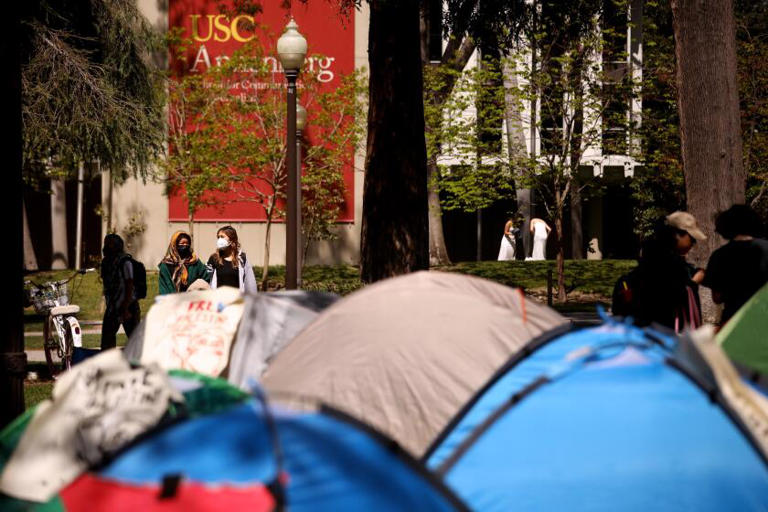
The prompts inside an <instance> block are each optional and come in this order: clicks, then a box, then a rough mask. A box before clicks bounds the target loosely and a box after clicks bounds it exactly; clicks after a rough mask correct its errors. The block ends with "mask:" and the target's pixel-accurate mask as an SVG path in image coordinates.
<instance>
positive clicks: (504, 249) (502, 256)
mask: <svg viewBox="0 0 768 512" xmlns="http://www.w3.org/2000/svg"><path fill="white" fill-rule="evenodd" d="M519 234H520V229H518V228H516V227H515V223H514V221H513V220H512V219H509V220H507V223H506V224H504V233H503V234H502V236H501V247H500V248H499V257H498V261H512V260H514V259H515V244H516V240H517V237H518V236H519Z"/></svg>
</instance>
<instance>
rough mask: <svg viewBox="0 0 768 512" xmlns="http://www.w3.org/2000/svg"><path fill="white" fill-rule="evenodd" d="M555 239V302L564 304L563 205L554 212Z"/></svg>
mask: <svg viewBox="0 0 768 512" xmlns="http://www.w3.org/2000/svg"><path fill="white" fill-rule="evenodd" d="M555 241H556V242H557V261H556V264H557V302H558V303H560V304H565V298H566V296H565V244H564V243H563V207H562V206H558V207H557V212H556V213H555Z"/></svg>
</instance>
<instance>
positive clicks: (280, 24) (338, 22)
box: [168, 0, 355, 222]
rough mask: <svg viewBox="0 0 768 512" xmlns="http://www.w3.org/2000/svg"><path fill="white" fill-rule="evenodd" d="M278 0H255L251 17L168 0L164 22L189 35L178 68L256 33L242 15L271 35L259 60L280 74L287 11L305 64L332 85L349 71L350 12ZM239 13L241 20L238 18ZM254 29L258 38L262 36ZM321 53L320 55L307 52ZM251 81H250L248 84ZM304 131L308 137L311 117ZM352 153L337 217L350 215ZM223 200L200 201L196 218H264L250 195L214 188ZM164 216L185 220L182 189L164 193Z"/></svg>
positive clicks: (208, 62) (221, 54) (226, 52)
mask: <svg viewBox="0 0 768 512" xmlns="http://www.w3.org/2000/svg"><path fill="white" fill-rule="evenodd" d="M280 3H281V0H261V5H262V12H261V13H259V14H256V15H255V16H254V17H252V16H250V15H247V14H241V15H231V16H229V15H227V14H223V13H222V10H221V9H220V8H219V4H220V2H214V1H210V0H170V2H169V17H168V21H169V28H171V29H173V28H177V27H178V28H180V29H181V30H182V31H183V36H184V37H188V38H190V39H191V40H192V43H193V44H192V47H191V48H190V49H189V52H188V62H187V65H186V66H185V67H186V68H187V69H183V70H181V69H178V71H179V72H183V73H199V72H205V71H206V70H207V69H208V68H210V67H212V66H217V65H220V64H221V62H222V60H223V59H226V58H227V57H228V56H230V55H231V54H232V53H233V52H234V51H235V50H237V49H238V48H239V47H240V46H242V45H243V44H244V43H246V42H247V41H250V40H251V39H253V38H255V37H257V35H256V34H255V33H254V32H253V31H251V30H249V29H248V28H246V27H250V26H252V24H251V23H240V22H241V21H243V20H245V21H248V22H251V21H253V22H255V24H261V25H265V26H266V27H267V31H268V32H271V33H272V34H273V35H274V40H273V41H265V42H264V48H265V50H264V52H265V55H266V57H265V62H266V63H267V64H268V66H269V67H270V68H271V70H272V72H273V73H277V74H279V75H280V76H279V77H277V78H279V79H280V80H282V70H281V69H280V64H279V59H278V57H277V50H276V46H277V38H278V37H279V36H280V35H281V34H282V31H283V28H284V27H285V25H286V23H287V22H288V20H289V19H290V17H291V16H293V18H294V19H295V20H296V23H298V25H299V31H300V32H301V33H302V35H304V37H305V38H306V39H307V42H308V45H309V51H308V58H307V60H306V62H305V66H307V67H310V68H311V69H313V70H314V71H315V72H317V78H318V80H319V81H320V82H321V83H322V84H323V85H324V86H326V87H335V86H336V84H337V83H338V80H339V78H338V77H339V76H340V75H344V74H349V73H351V72H353V71H354V67H355V62H354V54H355V36H354V17H353V16H350V17H349V18H345V17H343V16H342V15H341V14H340V13H339V11H338V6H337V5H336V4H335V3H334V2H328V1H326V0H314V1H310V2H308V3H306V4H303V3H301V2H293V7H292V9H291V11H290V12H289V11H288V10H286V9H283V8H281V7H280ZM241 18H242V20H241ZM262 33H263V31H259V36H258V37H259V38H261V37H263V36H262V35H261V34H262ZM309 55H322V56H323V57H320V58H317V57H309ZM254 86H255V84H254ZM305 136H307V137H309V140H310V141H311V140H312V126H311V123H310V125H309V126H308V127H307V130H306V134H305ZM353 159H354V155H353V154H352V153H350V154H349V160H348V163H347V165H345V168H344V182H345V185H346V192H345V204H344V207H343V208H342V212H341V215H340V218H339V221H341V222H351V221H353V220H354V203H353V201H354V198H353V191H354V169H353ZM220 196H221V197H222V199H223V200H224V201H223V204H222V205H221V206H217V207H205V208H201V209H199V210H198V211H197V212H196V214H195V220H197V221H232V222H239V221H261V220H265V214H264V210H263V209H262V207H261V206H260V205H258V204H257V203H255V202H250V201H239V202H238V201H234V200H233V198H234V197H236V196H235V195H234V194H233V195H231V196H230V197H228V196H227V195H226V194H220ZM168 218H169V220H171V221H180V222H186V221H187V202H186V200H185V199H184V197H183V193H179V192H176V193H174V194H172V195H171V196H170V198H169V207H168Z"/></svg>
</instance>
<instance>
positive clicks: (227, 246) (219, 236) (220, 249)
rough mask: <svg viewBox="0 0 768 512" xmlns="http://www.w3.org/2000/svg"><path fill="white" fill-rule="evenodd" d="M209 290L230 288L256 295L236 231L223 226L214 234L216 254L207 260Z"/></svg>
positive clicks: (254, 278)
mask: <svg viewBox="0 0 768 512" xmlns="http://www.w3.org/2000/svg"><path fill="white" fill-rule="evenodd" d="M208 269H209V271H210V272H211V288H217V287H219V286H231V287H233V288H238V289H239V290H240V291H241V292H243V293H256V292H257V291H258V287H257V285H256V277H255V276H254V275H253V268H252V267H251V265H250V264H249V263H248V259H247V258H246V257H245V253H244V252H242V251H241V250H240V242H239V241H238V239H237V231H235V228H233V227H232V226H224V227H222V228H221V229H219V230H218V231H217V232H216V252H215V253H213V254H212V255H211V257H210V258H208Z"/></svg>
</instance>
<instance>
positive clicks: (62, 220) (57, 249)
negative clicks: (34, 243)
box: [51, 179, 69, 269]
mask: <svg viewBox="0 0 768 512" xmlns="http://www.w3.org/2000/svg"><path fill="white" fill-rule="evenodd" d="M51 247H52V251H51V252H52V254H51V268H52V269H62V268H68V267H69V243H68V241H67V197H66V193H65V189H64V180H56V179H52V180H51Z"/></svg>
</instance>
